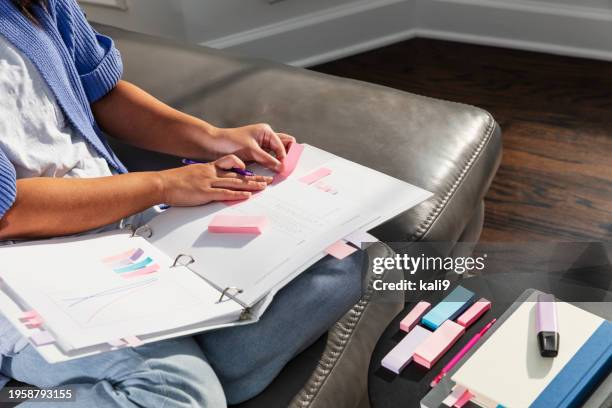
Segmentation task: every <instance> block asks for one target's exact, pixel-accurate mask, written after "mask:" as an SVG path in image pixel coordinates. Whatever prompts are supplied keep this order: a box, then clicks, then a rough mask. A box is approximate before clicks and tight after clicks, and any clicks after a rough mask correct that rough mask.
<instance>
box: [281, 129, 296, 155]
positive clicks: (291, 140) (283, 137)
mask: <svg viewBox="0 0 612 408" xmlns="http://www.w3.org/2000/svg"><path fill="white" fill-rule="evenodd" d="M277 135H278V137H279V138H280V140H281V142H282V143H283V145H284V146H285V151H286V150H287V149H289V145H291V143H297V141H296V140H295V137H293V136H291V135H288V134H286V133H277Z"/></svg>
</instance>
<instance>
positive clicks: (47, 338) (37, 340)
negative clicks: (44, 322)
mask: <svg viewBox="0 0 612 408" xmlns="http://www.w3.org/2000/svg"><path fill="white" fill-rule="evenodd" d="M30 341H31V342H32V344H34V345H35V346H36V347H41V346H46V345H48V344H53V343H55V337H53V335H51V333H49V332H48V331H46V330H41V331H38V332H36V333H34V334H33V335H31V336H30Z"/></svg>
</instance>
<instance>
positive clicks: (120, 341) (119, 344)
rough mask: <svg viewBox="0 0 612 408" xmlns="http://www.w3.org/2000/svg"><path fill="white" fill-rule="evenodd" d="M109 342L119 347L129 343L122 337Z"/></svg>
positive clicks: (112, 345)
mask: <svg viewBox="0 0 612 408" xmlns="http://www.w3.org/2000/svg"><path fill="white" fill-rule="evenodd" d="M108 344H110V345H111V347H115V348H119V347H123V346H125V345H126V344H127V343H126V342H125V341H123V340H121V339H117V340H111V341H109V342H108Z"/></svg>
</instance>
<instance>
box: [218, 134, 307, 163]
mask: <svg viewBox="0 0 612 408" xmlns="http://www.w3.org/2000/svg"><path fill="white" fill-rule="evenodd" d="M293 142H295V138H294V137H293V136H289V135H287V134H284V133H276V132H275V131H274V130H272V128H271V127H270V125H266V124H263V123H260V124H257V125H249V126H243V127H239V128H228V129H223V128H220V129H217V130H216V131H215V135H214V137H213V140H212V144H213V146H211V150H212V151H214V152H215V153H216V154H217V155H225V154H234V155H236V156H238V157H239V158H240V159H242V160H245V161H254V162H257V163H259V164H261V165H262V166H264V167H267V168H269V169H271V170H275V171H279V170H280V168H281V161H282V160H283V159H284V158H285V156H286V155H287V148H288V147H289V145H290V144H291V143H293ZM271 153H274V156H273V155H272V154H271ZM275 156H276V157H275Z"/></svg>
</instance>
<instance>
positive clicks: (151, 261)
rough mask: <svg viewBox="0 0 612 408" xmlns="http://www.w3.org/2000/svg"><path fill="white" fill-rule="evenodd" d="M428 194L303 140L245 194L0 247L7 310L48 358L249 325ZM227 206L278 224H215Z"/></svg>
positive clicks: (0, 288) (1, 302)
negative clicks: (246, 230) (294, 154)
mask: <svg viewBox="0 0 612 408" xmlns="http://www.w3.org/2000/svg"><path fill="white" fill-rule="evenodd" d="M253 170H254V171H255V172H256V173H258V174H266V172H267V171H266V170H265V169H263V168H261V167H258V166H254V168H253ZM429 196H431V194H430V193H428V192H427V191H425V190H422V189H420V188H418V187H415V186H412V185H410V184H408V183H405V182H403V181H400V180H397V179H394V178H392V177H389V176H387V175H384V174H382V173H379V172H377V171H374V170H372V169H369V168H366V167H364V166H361V165H358V164H356V163H353V162H350V161H348V160H345V159H343V158H340V157H338V156H335V155H333V154H331V153H328V152H325V151H323V150H320V149H317V148H314V147H312V146H308V145H303V151H302V152H301V156H300V157H299V161H298V162H297V165H296V167H295V170H294V171H293V173H292V174H291V175H287V177H286V178H284V179H282V180H277V181H276V182H275V183H273V185H271V186H270V187H269V188H268V189H266V190H265V191H263V192H261V193H258V194H255V195H254V196H253V197H252V198H250V199H249V200H246V201H244V202H239V203H212V204H208V205H205V206H202V207H193V208H170V209H168V210H166V211H164V212H163V213H161V214H160V215H158V216H157V217H155V218H154V219H152V220H151V221H150V222H149V223H148V224H147V225H142V226H134V227H129V228H126V229H125V230H119V231H113V232H109V233H102V234H96V235H86V236H77V237H67V238H59V239H52V240H45V241H36V242H28V243H25V244H20V245H13V246H9V247H2V248H0V265H1V267H0V279H1V282H0V312H1V313H2V314H3V315H4V316H5V317H6V318H7V319H8V320H9V321H11V322H12V323H13V324H14V325H15V327H17V329H18V330H19V331H20V332H21V333H22V334H23V335H24V336H25V337H28V338H30V339H31V342H32V343H33V344H34V345H35V346H36V347H37V350H38V351H39V352H40V353H41V355H42V356H43V357H44V358H45V360H47V361H48V362H51V363H53V362H59V361H65V360H69V359H75V358H80V357H84V356H87V355H91V354H94V353H100V352H105V351H110V350H113V349H116V348H118V347H126V346H137V345H139V344H141V343H148V342H153V341H158V340H163V339H168V338H172V337H178V336H185V335H191V334H196V333H200V332H204V331H207V330H214V329H219V328H222V327H229V326H236V325H241V324H249V323H253V322H256V321H257V320H258V319H259V318H260V317H261V315H262V314H263V313H264V312H265V310H266V309H267V307H268V306H269V304H270V302H271V301H272V300H273V297H274V295H275V294H276V292H278V291H279V290H280V289H282V288H283V287H284V286H285V285H287V284H288V283H289V282H290V281H291V280H292V279H294V278H295V277H297V276H298V275H299V274H300V273H302V272H303V271H304V270H306V269H307V268H308V267H310V266H311V265H313V264H314V263H315V262H317V261H318V260H320V259H321V258H323V257H324V256H325V255H326V251H325V250H326V248H328V247H330V246H331V245H332V244H334V243H336V242H338V241H339V240H341V239H343V238H345V237H348V236H351V234H354V233H355V232H359V231H367V230H369V229H371V228H373V227H375V226H377V225H380V224H381V223H383V222H384V221H386V220H388V219H390V218H392V217H394V216H396V215H398V214H400V213H402V212H404V211H406V210H408V209H409V208H411V207H413V206H414V205H416V204H418V203H420V202H421V201H423V200H425V199H427V198H428V197H429ZM219 214H223V215H230V216H240V215H258V216H265V217H267V218H268V219H269V221H270V225H269V227H268V228H267V229H266V231H265V232H264V233H262V234H261V235H256V236H254V235H244V234H215V233H211V232H209V231H207V226H208V225H209V224H210V222H211V219H212V218H213V217H215V216H216V215H219ZM357 244H358V243H357ZM42 335H45V336H42ZM43 337H44V338H46V341H40V339H41V338H43Z"/></svg>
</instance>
